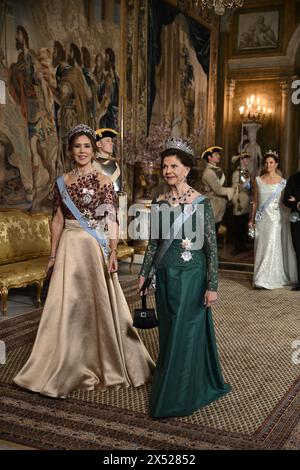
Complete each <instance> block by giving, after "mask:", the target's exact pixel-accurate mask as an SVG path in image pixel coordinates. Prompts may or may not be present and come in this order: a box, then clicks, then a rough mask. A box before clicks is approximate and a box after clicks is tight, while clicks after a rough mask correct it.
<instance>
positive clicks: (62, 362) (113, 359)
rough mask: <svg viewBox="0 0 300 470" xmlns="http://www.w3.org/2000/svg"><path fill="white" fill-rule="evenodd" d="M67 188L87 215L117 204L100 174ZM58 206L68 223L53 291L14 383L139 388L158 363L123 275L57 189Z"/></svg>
mask: <svg viewBox="0 0 300 470" xmlns="http://www.w3.org/2000/svg"><path fill="white" fill-rule="evenodd" d="M67 189H68V192H69V194H70V196H71V198H72V199H73V201H74V203H75V205H76V206H77V207H78V208H79V210H80V211H81V212H82V213H83V212H84V211H85V210H89V211H90V212H91V215H92V216H95V211H96V208H97V207H98V206H99V204H102V203H103V204H113V205H114V206H115V205H116V195H115V192H114V189H113V186H112V184H109V185H104V186H101V185H100V183H99V179H98V173H97V172H93V173H90V174H89V175H87V176H84V177H80V178H79V179H78V181H77V183H76V184H72V185H70V186H68V187H67ZM87 195H88V197H87ZM59 205H60V206H61V208H62V211H63V214H64V217H65V228H64V230H63V232H62V235H61V239H60V242H59V247H58V251H57V255H56V262H55V266H54V270H53V274H52V278H51V282H50V285H49V291H48V296H47V299H46V303H45V306H44V310H43V313H42V317H41V321H40V325H39V328H38V333H37V336H36V340H35V342H34V345H33V349H32V352H31V355H30V357H29V359H28V361H27V362H26V364H25V365H24V366H23V367H22V369H21V370H20V372H19V373H18V375H17V376H16V377H15V378H14V382H15V383H16V384H17V385H19V386H20V387H24V388H26V389H29V390H32V391H34V392H39V393H41V394H43V395H48V396H51V397H60V398H65V397H66V396H67V395H68V394H69V393H70V392H72V391H73V390H77V389H80V390H93V389H99V390H105V389H107V388H109V387H129V386H134V387H138V386H140V385H142V384H144V383H145V382H147V381H150V380H151V375H152V370H153V368H154V364H153V361H152V359H151V357H150V356H149V353H148V351H147V350H146V348H145V346H144V344H143V343H142V341H141V340H140V338H139V335H138V333H137V332H136V330H135V329H134V328H133V327H132V317H131V314H130V311H129V308H128V305H127V302H126V300H125V297H124V294H123V292H122V289H121V287H120V284H119V281H118V276H117V274H110V273H109V271H108V269H107V264H106V261H105V258H104V255H103V252H102V248H101V247H100V246H99V244H98V242H97V241H96V240H95V239H94V238H93V237H92V236H91V235H90V234H89V233H88V232H86V231H85V230H84V229H82V228H81V226H80V225H79V223H78V222H77V221H76V220H75V219H74V217H73V216H72V214H71V213H70V212H69V210H68V209H67V207H66V206H65V205H64V203H63V202H62V200H61V197H60V194H59V191H58V188H57V187H56V188H55V207H56V208H57V207H58V206H59ZM108 216H109V215H108Z"/></svg>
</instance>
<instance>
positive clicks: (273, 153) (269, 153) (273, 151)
mask: <svg viewBox="0 0 300 470" xmlns="http://www.w3.org/2000/svg"><path fill="white" fill-rule="evenodd" d="M265 155H273V156H274V157H276V158H278V157H279V155H278V153H277V152H276V150H272V149H269V150H267V151H266V153H265Z"/></svg>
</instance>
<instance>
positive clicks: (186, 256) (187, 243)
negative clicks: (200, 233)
mask: <svg viewBox="0 0 300 470" xmlns="http://www.w3.org/2000/svg"><path fill="white" fill-rule="evenodd" d="M181 246H182V248H183V249H184V251H183V252H182V253H181V258H182V259H183V261H185V262H188V261H190V260H191V259H193V256H192V253H191V252H190V250H191V248H192V241H191V240H190V239H189V238H184V239H182V241H181Z"/></svg>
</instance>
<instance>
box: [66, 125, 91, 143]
mask: <svg viewBox="0 0 300 470" xmlns="http://www.w3.org/2000/svg"><path fill="white" fill-rule="evenodd" d="M80 132H84V133H85V134H89V135H90V136H91V137H93V139H94V140H96V132H95V131H94V130H93V129H92V128H91V127H90V126H87V125H86V124H78V125H77V126H75V127H73V129H71V130H70V132H69V134H68V140H69V141H70V139H71V137H73V135H75V134H79V133H80Z"/></svg>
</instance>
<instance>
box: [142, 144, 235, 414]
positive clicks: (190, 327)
mask: <svg viewBox="0 0 300 470" xmlns="http://www.w3.org/2000/svg"><path fill="white" fill-rule="evenodd" d="M166 147H167V148H166V150H165V151H164V152H163V153H162V173H163V177H164V180H165V181H166V183H167V184H168V187H169V189H168V191H167V192H166V193H165V194H162V195H160V196H159V197H158V198H157V199H156V200H154V201H153V203H152V204H153V205H152V209H153V213H157V214H158V220H159V224H158V230H157V232H158V235H155V233H154V232H155V230H153V220H154V219H152V220H151V223H152V227H151V239H150V240H149V244H148V247H147V250H146V253H145V257H144V262H143V265H142V268H141V272H140V277H139V287H140V289H141V288H142V286H143V284H144V281H145V279H146V278H147V277H148V276H149V275H151V272H153V269H154V268H153V267H154V266H155V270H156V273H155V274H156V306H157V313H158V328H159V347H160V352H159V357H158V361H157V365H156V369H155V373H154V377H153V383H152V390H151V396H150V413H151V415H152V417H154V418H163V417H172V416H186V415H190V414H191V413H193V412H194V411H195V410H197V409H199V408H201V407H203V406H205V405H207V404H208V403H211V402H212V401H214V400H217V399H218V398H219V397H221V396H223V395H225V394H226V393H228V392H229V390H230V387H229V385H227V384H225V383H224V379H223V376H222V372H221V368H220V364H219V359H218V352H217V346H216V339H215V334H214V326H213V321H212V314H211V308H210V307H211V305H213V304H215V302H216V301H217V284H218V259H217V245H216V234H215V221H214V217H213V213H212V209H211V205H210V202H209V200H208V199H207V198H206V197H204V196H202V195H201V194H199V193H197V191H195V190H194V189H193V188H192V187H191V186H190V183H191V182H192V178H193V174H194V173H195V171H196V169H195V160H194V157H193V150H192V149H191V148H190V147H189V146H188V145H187V144H186V143H185V142H184V141H182V140H181V139H176V140H175V139H170V140H169V141H168V142H167V143H166ZM166 208H167V209H169V210H167V211H166V210H164V209H166ZM167 213H169V217H168V218H167V220H168V228H169V233H168V234H167V235H166V233H167V232H168V230H167V231H166V227H165V225H166V214H167ZM175 220H176V224H177V228H176V229H175V226H174V225H173V222H174V221H175ZM178 221H179V222H178ZM178 223H179V225H178ZM176 224H175V225H176ZM179 226H181V231H180V230H179V232H178V234H177V233H176V231H177V230H178V227H179ZM170 227H172V228H170ZM169 234H171V236H169ZM195 234H196V236H195ZM201 237H202V242H201ZM168 239H169V240H168ZM162 252H164V254H163V255H162ZM159 258H161V259H159Z"/></svg>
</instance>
